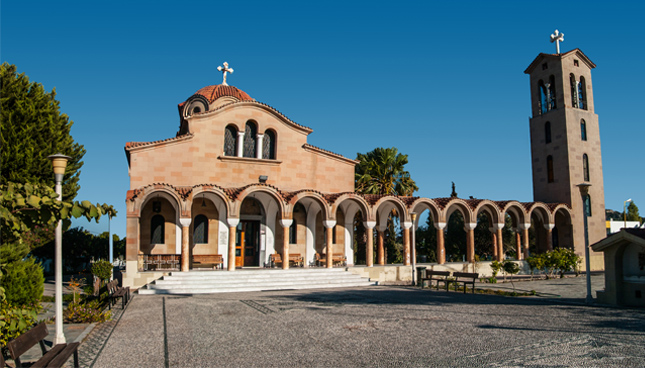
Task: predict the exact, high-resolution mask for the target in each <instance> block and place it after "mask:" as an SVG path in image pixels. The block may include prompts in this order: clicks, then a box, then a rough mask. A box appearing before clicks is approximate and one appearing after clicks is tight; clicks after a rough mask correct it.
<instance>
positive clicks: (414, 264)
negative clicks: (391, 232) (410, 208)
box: [410, 212, 417, 286]
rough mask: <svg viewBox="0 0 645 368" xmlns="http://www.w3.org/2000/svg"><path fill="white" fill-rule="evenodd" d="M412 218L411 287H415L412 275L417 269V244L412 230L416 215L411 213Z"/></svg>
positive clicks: (414, 232)
mask: <svg viewBox="0 0 645 368" xmlns="http://www.w3.org/2000/svg"><path fill="white" fill-rule="evenodd" d="M410 215H411V216H412V236H411V238H412V242H411V243H412V252H411V253H412V286H414V285H416V282H415V280H414V274H415V272H416V271H415V270H416V268H417V242H416V231H415V230H414V223H415V222H416V219H417V214H416V213H414V212H412V213H411V214H410Z"/></svg>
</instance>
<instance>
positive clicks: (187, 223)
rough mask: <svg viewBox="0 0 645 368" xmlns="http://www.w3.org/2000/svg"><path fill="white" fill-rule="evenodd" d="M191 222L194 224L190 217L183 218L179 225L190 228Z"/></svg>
mask: <svg viewBox="0 0 645 368" xmlns="http://www.w3.org/2000/svg"><path fill="white" fill-rule="evenodd" d="M191 222H192V219H191V218H190V217H182V218H180V219H179V223H180V224H181V226H182V227H188V226H190V223H191Z"/></svg>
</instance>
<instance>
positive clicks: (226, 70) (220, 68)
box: [217, 61, 233, 86]
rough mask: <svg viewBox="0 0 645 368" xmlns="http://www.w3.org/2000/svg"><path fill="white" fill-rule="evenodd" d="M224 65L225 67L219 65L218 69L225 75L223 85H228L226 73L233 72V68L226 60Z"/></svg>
mask: <svg viewBox="0 0 645 368" xmlns="http://www.w3.org/2000/svg"><path fill="white" fill-rule="evenodd" d="M223 65H224V66H223V67H221V66H218V67H217V70H219V71H220V72H222V74H223V76H224V80H223V81H222V85H223V86H228V84H226V73H231V74H233V68H229V67H228V63H227V62H226V61H225V62H224V64H223Z"/></svg>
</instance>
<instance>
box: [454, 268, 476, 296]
mask: <svg viewBox="0 0 645 368" xmlns="http://www.w3.org/2000/svg"><path fill="white" fill-rule="evenodd" d="M452 276H453V277H454V278H455V279H454V280H451V281H450V282H454V283H455V291H457V286H458V284H459V283H461V284H464V294H466V285H472V286H473V294H474V293H475V280H477V279H478V278H479V274H478V273H472V272H454V273H453V274H452Z"/></svg>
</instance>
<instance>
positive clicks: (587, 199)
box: [584, 194, 591, 216]
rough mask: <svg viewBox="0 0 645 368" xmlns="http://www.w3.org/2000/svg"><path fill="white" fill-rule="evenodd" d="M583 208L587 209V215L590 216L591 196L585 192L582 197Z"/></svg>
mask: <svg viewBox="0 0 645 368" xmlns="http://www.w3.org/2000/svg"><path fill="white" fill-rule="evenodd" d="M584 207H585V208H584V210H585V211H587V216H591V196H590V195H589V194H587V196H586V197H585V199H584Z"/></svg>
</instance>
